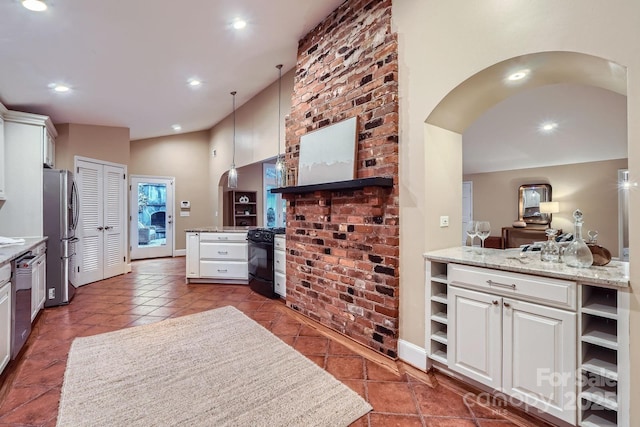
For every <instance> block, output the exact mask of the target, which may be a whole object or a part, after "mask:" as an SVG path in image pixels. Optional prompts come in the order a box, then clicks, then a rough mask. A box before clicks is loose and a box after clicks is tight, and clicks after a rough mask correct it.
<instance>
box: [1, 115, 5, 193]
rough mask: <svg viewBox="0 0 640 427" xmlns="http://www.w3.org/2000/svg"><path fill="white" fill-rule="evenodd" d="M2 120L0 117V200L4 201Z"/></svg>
mask: <svg viewBox="0 0 640 427" xmlns="http://www.w3.org/2000/svg"><path fill="white" fill-rule="evenodd" d="M4 169H5V166H4V119H3V118H2V117H0V200H4V199H5V198H6V197H5V194H4V193H5V192H4V183H5V180H4Z"/></svg>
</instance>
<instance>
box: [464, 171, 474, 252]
mask: <svg viewBox="0 0 640 427" xmlns="http://www.w3.org/2000/svg"><path fill="white" fill-rule="evenodd" d="M472 219H473V182H472V181H463V182H462V246H466V242H467V239H468V236H467V233H466V230H467V224H468V223H469V221H471V220H472Z"/></svg>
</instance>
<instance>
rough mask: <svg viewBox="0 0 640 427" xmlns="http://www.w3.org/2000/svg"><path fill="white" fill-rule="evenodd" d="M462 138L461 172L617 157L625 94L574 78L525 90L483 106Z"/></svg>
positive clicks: (623, 138)
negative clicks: (552, 125) (547, 126)
mask: <svg viewBox="0 0 640 427" xmlns="http://www.w3.org/2000/svg"><path fill="white" fill-rule="evenodd" d="M550 122H553V123H556V124H557V127H556V128H554V129H552V130H551V131H550V132H545V131H544V130H542V129H541V126H542V125H543V124H546V123H550ZM462 143H463V171H464V173H465V174H471V173H482V172H495V171H503V170H514V169H525V168H532V167H542V166H553V165H563V164H572V163H586V162H593V161H600V160H612V159H623V158H626V157H627V97H626V96H625V95H621V94H619V93H616V92H613V91H610V90H607V89H602V88H599V87H594V86H586V85H582V84H574V83H562V84H553V85H546V86H538V87H535V88H532V89H526V90H524V91H522V92H519V93H516V94H515V95H512V96H510V97H509V98H506V99H504V100H503V101H501V102H499V103H498V104H496V105H494V106H493V107H491V108H489V109H488V110H486V111H485V112H484V113H483V114H482V115H481V116H480V117H479V118H478V119H477V120H476V121H475V122H473V123H472V124H471V125H470V126H469V127H468V128H467V129H466V130H465V132H464V133H463V135H462Z"/></svg>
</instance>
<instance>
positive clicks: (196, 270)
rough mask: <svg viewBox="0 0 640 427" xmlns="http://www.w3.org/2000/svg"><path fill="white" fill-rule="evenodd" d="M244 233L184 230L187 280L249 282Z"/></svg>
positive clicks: (199, 281) (230, 282)
mask: <svg viewBox="0 0 640 427" xmlns="http://www.w3.org/2000/svg"><path fill="white" fill-rule="evenodd" d="M248 250H249V248H248V244H247V232H246V231H243V232H189V233H187V260H186V264H187V280H188V281H189V282H194V283H227V284H245V285H246V284H247V283H249V266H248Z"/></svg>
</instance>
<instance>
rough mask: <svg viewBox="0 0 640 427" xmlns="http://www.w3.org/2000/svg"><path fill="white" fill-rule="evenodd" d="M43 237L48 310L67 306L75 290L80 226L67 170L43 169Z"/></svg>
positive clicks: (76, 201)
mask: <svg viewBox="0 0 640 427" xmlns="http://www.w3.org/2000/svg"><path fill="white" fill-rule="evenodd" d="M43 209H44V235H45V236H47V237H48V238H49V240H48V242H47V295H46V300H45V303H44V305H45V307H53V306H56V305H62V304H68V303H69V301H71V298H73V295H74V293H75V289H76V288H75V287H74V286H73V284H72V283H71V280H70V277H69V274H70V271H69V270H70V266H72V265H75V263H74V262H73V259H74V256H75V253H74V252H75V251H74V247H75V243H76V242H77V241H78V239H77V238H76V237H75V231H76V226H77V225H78V215H79V213H80V209H79V206H78V190H77V187H76V184H75V182H74V181H73V173H71V172H70V171H68V170H58V169H44V201H43Z"/></svg>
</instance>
